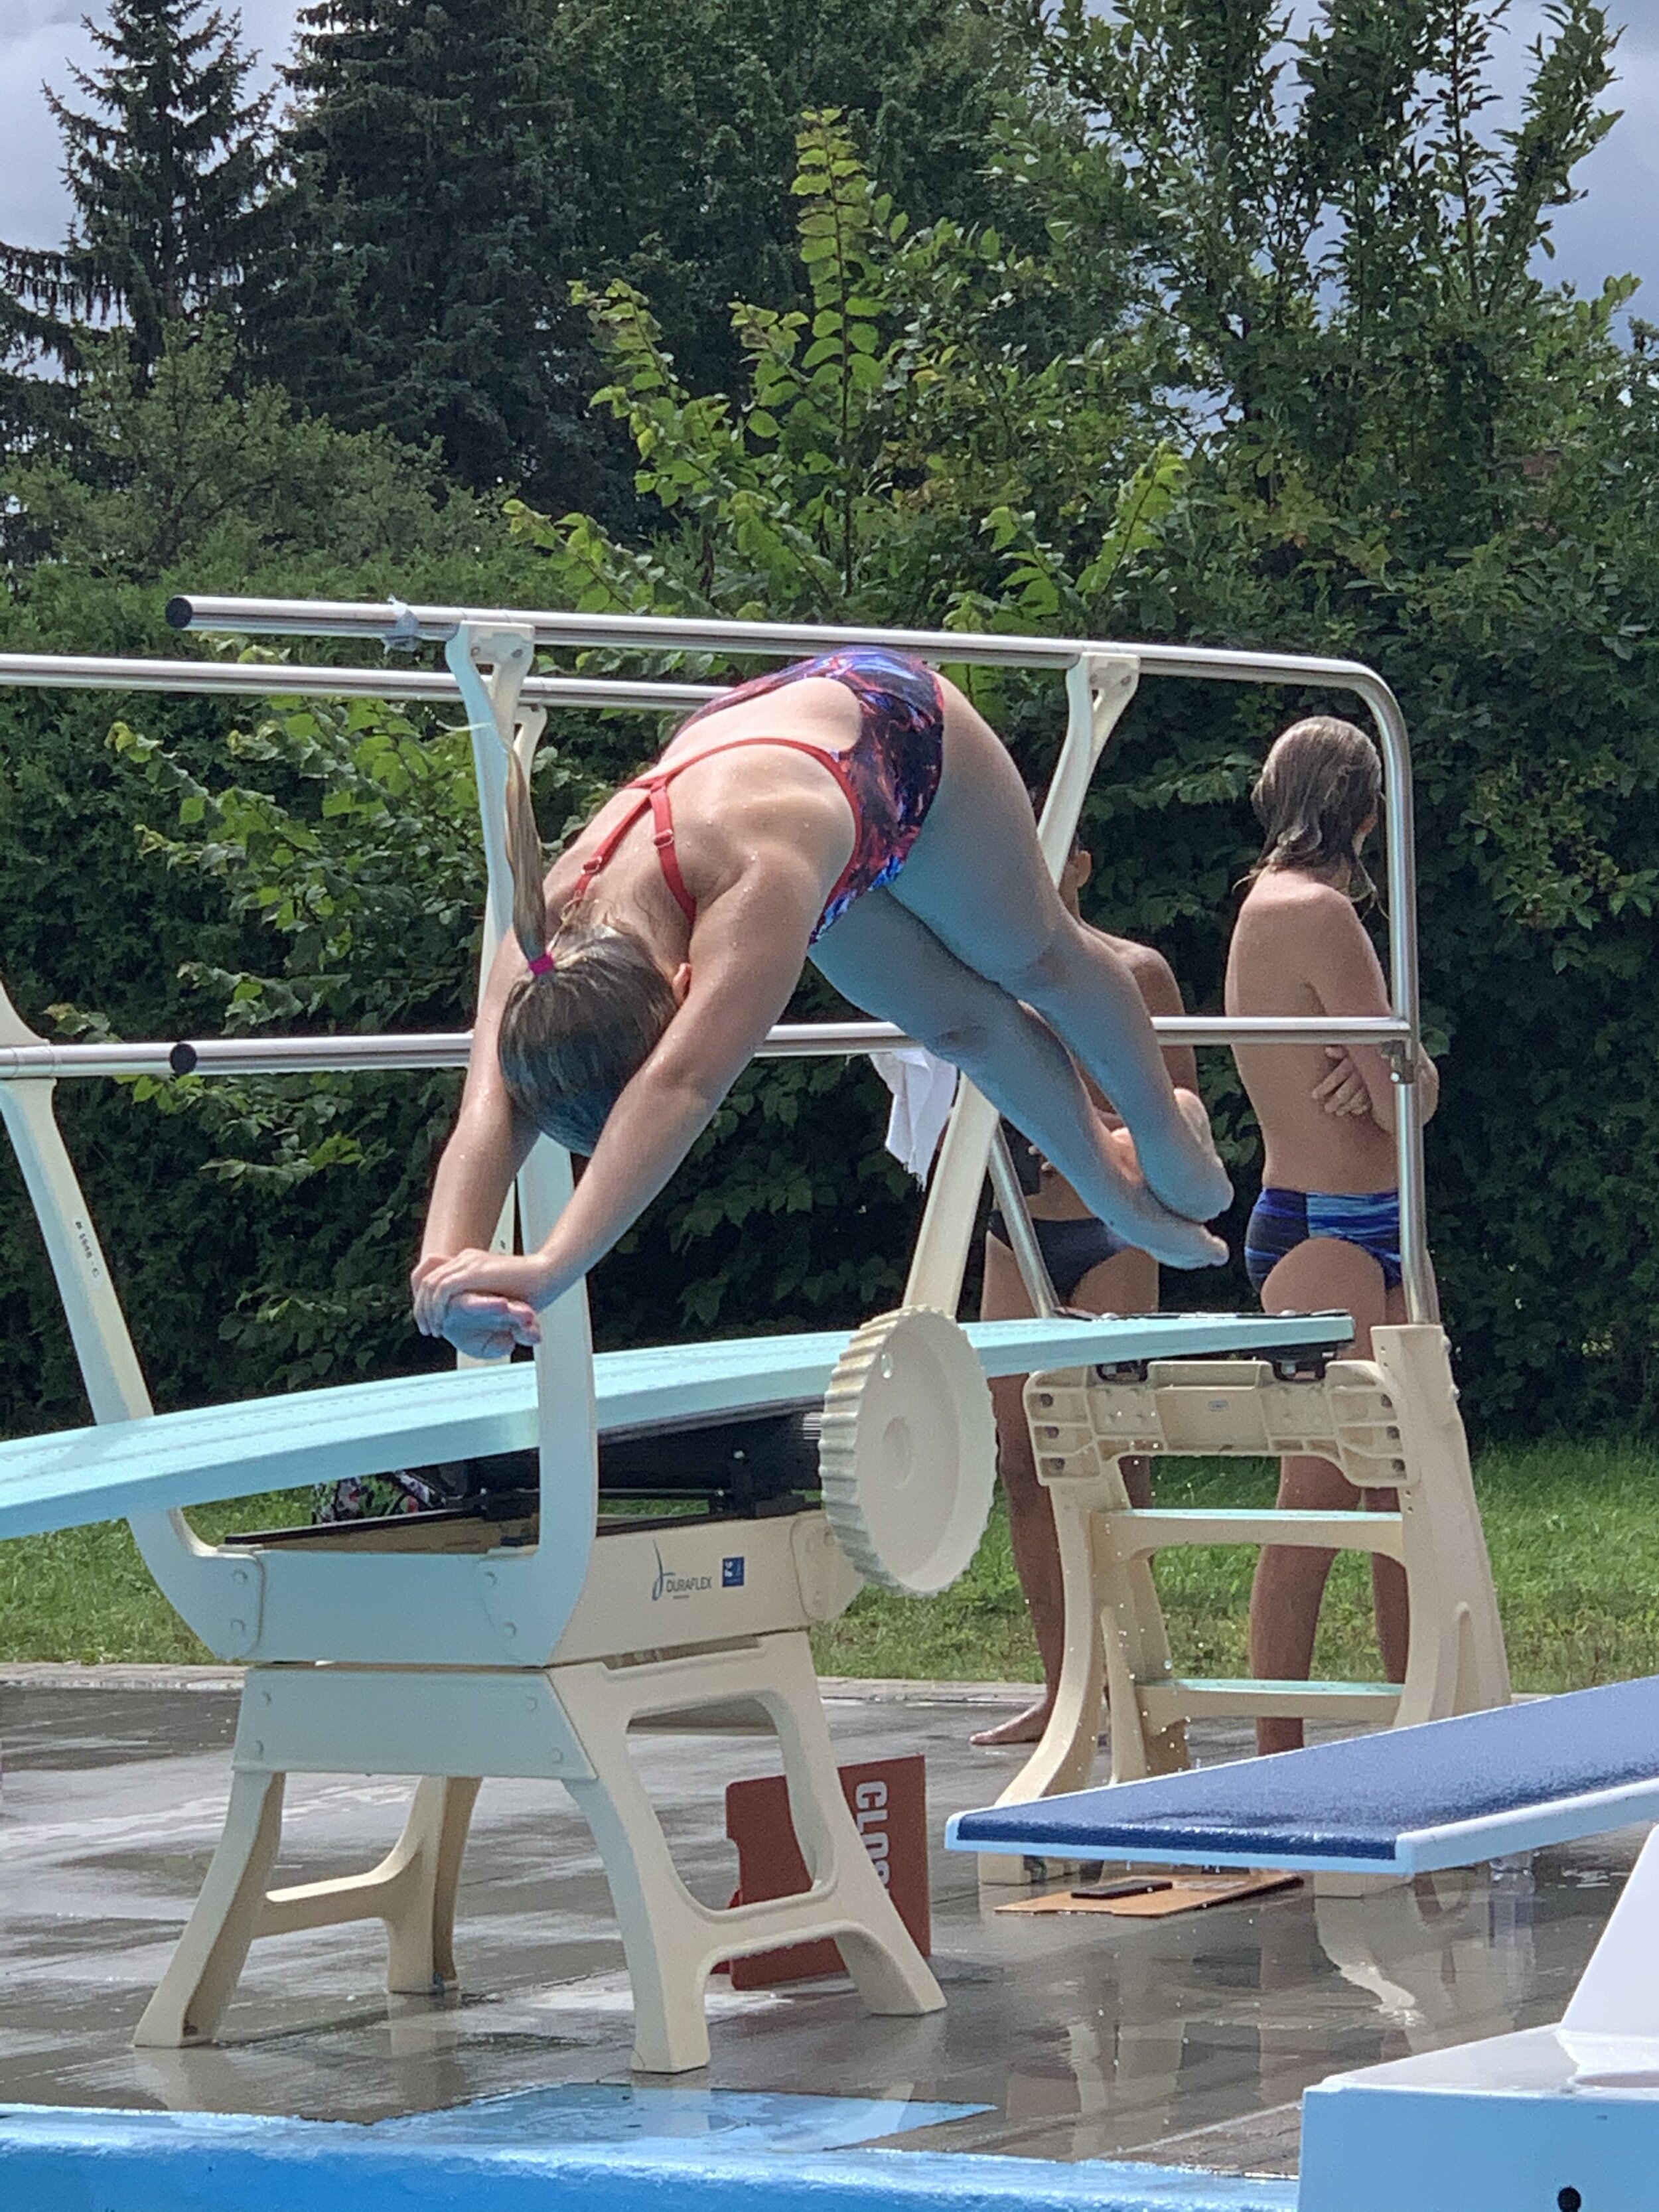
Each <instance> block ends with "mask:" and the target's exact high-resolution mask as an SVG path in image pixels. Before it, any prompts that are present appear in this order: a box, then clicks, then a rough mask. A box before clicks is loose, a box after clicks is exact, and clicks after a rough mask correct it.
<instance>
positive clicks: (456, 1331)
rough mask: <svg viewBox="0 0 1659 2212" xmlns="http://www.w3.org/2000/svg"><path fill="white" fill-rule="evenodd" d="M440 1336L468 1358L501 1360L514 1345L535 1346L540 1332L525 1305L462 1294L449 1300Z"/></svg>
mask: <svg viewBox="0 0 1659 2212" xmlns="http://www.w3.org/2000/svg"><path fill="white" fill-rule="evenodd" d="M440 1334H442V1335H443V1336H445V1337H447V1339H448V1340H449V1341H450V1343H451V1344H453V1346H454V1347H455V1349H456V1351H457V1352H465V1354H466V1356H467V1358H469V1359H505V1358H507V1356H508V1354H509V1353H510V1352H512V1351H513V1349H514V1347H515V1346H519V1345H521V1344H523V1345H533V1344H537V1343H538V1342H539V1341H540V1340H541V1334H542V1331H541V1323H540V1322H538V1320H537V1318H536V1316H535V1313H534V1311H533V1310H532V1308H530V1307H529V1306H526V1305H520V1304H518V1303H517V1301H516V1300H514V1299H513V1298H496V1297H486V1296H485V1295H484V1294H483V1292H482V1291H463V1292H462V1293H461V1295H460V1296H459V1297H457V1298H452V1299H451V1300H450V1302H449V1306H448V1310H447V1312H446V1313H445V1316H444V1323H443V1328H442V1329H441V1332H440Z"/></svg>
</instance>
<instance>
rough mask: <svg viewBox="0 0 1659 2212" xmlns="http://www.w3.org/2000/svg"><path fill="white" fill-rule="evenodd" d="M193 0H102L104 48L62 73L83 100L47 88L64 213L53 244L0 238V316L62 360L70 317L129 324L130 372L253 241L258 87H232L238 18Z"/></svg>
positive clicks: (238, 68) (211, 308)
mask: <svg viewBox="0 0 1659 2212" xmlns="http://www.w3.org/2000/svg"><path fill="white" fill-rule="evenodd" d="M203 9H204V0H114V4H113V6H112V9H111V11H110V20H109V23H108V26H107V27H103V26H100V25H99V24H97V23H94V21H92V19H91V18H90V17H87V18H84V19H83V21H84V22H85V27H86V28H87V30H88V32H89V33H90V34H91V37H92V39H93V41H94V44H95V45H96V46H98V47H99V49H100V51H101V52H103V53H104V54H105V55H106V57H107V60H106V63H105V64H104V65H103V66H101V67H100V68H98V69H96V70H93V71H92V72H91V73H90V74H88V73H87V72H86V71H84V70H78V69H77V70H72V71H71V74H72V76H73V77H74V79H75V82H76V86H77V87H78V88H79V89H80V92H81V94H82V96H83V99H84V100H85V102H86V106H85V107H84V108H76V107H71V106H70V105H69V103H68V101H67V100H64V99H63V98H62V97H60V96H59V94H57V93H54V92H49V93H48V94H47V99H48V100H49V101H50V103H51V106H52V113H53V115H54V116H55V117H56V118H57V120H58V129H59V131H60V132H61V133H62V136H63V141H64V178H65V180H66V182H67V183H68V185H69V189H70V197H71V199H72V200H73V203H74V208H75V214H74V218H73V222H72V224H71V228H70V238H69V242H68V244H67V245H66V246H64V248H63V249H62V250H61V251H56V252H54V251H40V250H35V249H27V248H21V247H16V246H0V280H3V282H4V283H5V285H6V286H7V287H8V288H9V295H10V296H9V298H4V299H3V300H0V308H3V310H4V312H3V313H0V322H5V323H9V324H10V325H12V326H13V327H14V328H15V329H16V330H17V331H18V332H19V334H20V335H21V337H22V339H23V340H24V342H25V343H31V344H32V345H33V347H34V349H36V350H37V351H39V352H45V353H46V354H49V355H52V356H56V357H57V358H58V360H59V361H60V362H64V364H66V365H68V366H70V367H73V365H74V364H75V362H76V360H77V358H78V354H79V344H78V340H77V335H76V334H77V331H84V329H85V328H86V326H87V325H88V324H89V323H105V322H109V321H115V322H117V323H118V324H121V325H125V327H126V328H127V329H128V330H129V331H130V332H131V359H132V361H133V363H134V366H135V368H136V369H137V372H138V374H139V376H140V379H141V380H142V379H143V377H144V376H146V375H147V374H148V373H149V369H150V368H151V367H152V366H153V364H154V363H155V362H156V361H157V360H159V359H160V357H161V351H162V349H163V346H164V343H165V338H166V331H167V325H168V324H170V323H179V322H189V321H198V320H199V319H201V318H202V317H203V316H204V315H206V314H209V313H220V314H225V313H234V307H235V305H236V301H237V295H238V291H239V289H240V285H241V283H242V280H243V278H244V276H245V275H246V273H247V271H248V270H249V267H250V265H251V264H252V262H253V261H254V260H255V259H256V258H257V256H258V250H259V247H260V245H261V242H262V239H263V234H264V197H265V194H266V191H267V189H268V186H269V184H270V173H271V168H270V164H271V155H270V94H258V95H255V96H254V97H252V98H248V97H246V81H247V76H248V72H249V70H250V69H251V67H252V57H251V56H250V55H248V54H247V53H246V52H245V51H244V50H243V48H242V46H241V45H240V30H241V25H240V18H239V17H237V16H235V15H230V16H226V15H223V14H222V13H221V11H220V10H219V9H216V8H209V9H207V12H206V13H205V14H204V13H203Z"/></svg>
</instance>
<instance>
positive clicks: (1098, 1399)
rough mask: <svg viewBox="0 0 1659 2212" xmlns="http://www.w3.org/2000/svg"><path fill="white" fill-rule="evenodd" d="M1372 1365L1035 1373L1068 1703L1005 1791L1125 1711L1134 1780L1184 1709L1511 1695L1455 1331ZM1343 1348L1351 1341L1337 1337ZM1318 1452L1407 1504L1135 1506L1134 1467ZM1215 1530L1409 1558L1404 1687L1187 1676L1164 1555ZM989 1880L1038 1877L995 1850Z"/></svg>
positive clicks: (1030, 1407)
mask: <svg viewBox="0 0 1659 2212" xmlns="http://www.w3.org/2000/svg"><path fill="white" fill-rule="evenodd" d="M1372 1343H1373V1347H1374V1348H1373V1356H1372V1358H1370V1359H1349V1358H1320V1357H1316V1358H1312V1359H1311V1360H1309V1361H1304V1362H1303V1363H1301V1364H1297V1362H1295V1361H1286V1360H1285V1359H1284V1358H1279V1359H1278V1360H1276V1361H1275V1360H1273V1359H1272V1358H1265V1359H1264V1358H1256V1359H1234V1360H1230V1361H1215V1362H1200V1363H1194V1362H1191V1361H1182V1362H1181V1363H1178V1364H1176V1363H1170V1364H1160V1363H1158V1362H1152V1363H1150V1364H1145V1363H1143V1364H1135V1363H1130V1362H1125V1363H1123V1364H1121V1365H1120V1366H1118V1367H1115V1368H1113V1367H1110V1366H1106V1365H1102V1364H1097V1365H1096V1366H1094V1367H1093V1368H1074V1369H1072V1370H1067V1371H1063V1372H1054V1373H1050V1374H1034V1375H1033V1376H1031V1378H1030V1381H1029V1383H1027V1385H1026V1389H1025V1407H1026V1414H1027V1418H1028V1419H1029V1421H1030V1428H1031V1440H1032V1446H1033V1451H1034V1455H1035V1457H1036V1467H1037V1472H1038V1474H1039V1477H1040V1479H1041V1480H1042V1483H1043V1485H1044V1486H1045V1488H1046V1489H1047V1490H1048V1496H1049V1498H1050V1501H1051V1503H1052V1504H1053V1507H1054V1530H1055V1534H1056V1537H1057V1540H1058V1542H1059V1547H1060V1570H1061V1576H1062V1588H1063V1595H1064V1626H1065V1642H1064V1646H1063V1653H1062V1660H1061V1669H1060V1684H1059V1689H1058V1693H1057V1695H1056V1697H1055V1700H1054V1712H1053V1715H1052V1717H1051V1718H1050V1720H1049V1723H1048V1728H1047V1729H1046V1730H1045V1731H1044V1733H1043V1735H1042V1740H1041V1741H1039V1743H1038V1744H1037V1745H1036V1748H1035V1750H1034V1751H1033V1752H1032V1753H1031V1756H1030V1759H1028V1760H1027V1762H1026V1764H1025V1765H1024V1767H1023V1768H1022V1769H1021V1771H1019V1773H1018V1775H1016V1776H1015V1778H1013V1780H1012V1782H1011V1783H1010V1784H1009V1785H1008V1787H1007V1789H1006V1790H1005V1792H1004V1793H1003V1796H1002V1798H1001V1799H1000V1801H999V1802H1000V1803H1002V1804H1004V1805H1018V1804H1024V1803H1026V1802H1029V1801H1030V1800H1031V1799H1034V1798H1039V1797H1045V1796H1051V1795H1053V1794H1054V1793H1056V1792H1059V1791H1064V1790H1075V1789H1077V1788H1079V1786H1080V1785H1081V1784H1084V1783H1085V1782H1086V1781H1087V1779H1088V1778H1089V1776H1090V1774H1091V1771H1092V1770H1093V1766H1094V1762H1095V1756H1096V1748H1097V1742H1098V1740H1099V1735H1100V1730H1101V1727H1102V1723H1103V1720H1104V1719H1105V1717H1106V1714H1107V1712H1108V1711H1109V1714H1110V1725H1111V1761H1112V1764H1111V1772H1112V1778H1113V1780H1114V1781H1115V1782H1117V1783H1124V1782H1131V1781H1135V1780H1138V1779H1139V1778H1142V1777H1145V1776H1147V1775H1154V1774H1170V1773H1175V1772H1177V1771H1180V1770H1181V1769H1182V1768H1183V1767H1184V1766H1185V1765H1187V1763H1188V1749H1187V1723H1188V1721H1190V1720H1193V1719H1195V1718H1198V1717H1213V1716H1220V1715H1226V1716H1241V1717H1242V1716H1248V1717H1251V1718H1255V1717H1259V1716H1261V1715H1296V1716H1298V1717H1308V1718H1318V1719H1322V1720H1341V1721H1349V1722H1353V1723H1361V1724H1364V1723H1368V1722H1369V1723H1372V1724H1380V1725H1385V1726H1410V1725H1412V1724H1413V1723H1418V1722H1422V1721H1428V1720H1437V1719H1442V1718H1444V1717H1448V1716H1449V1715H1452V1714H1456V1713H1466V1712H1471V1711H1480V1710H1482V1709H1485V1708H1487V1707H1492V1706H1498V1705H1506V1704H1507V1703H1508V1701H1509V1696H1510V1680H1509V1668H1508V1664H1507V1662H1506V1659H1505V1656H1504V1634H1503V1627H1502V1624H1501V1622H1500V1620H1499V1618H1498V1601H1497V1595H1496V1593H1495V1591H1494V1589H1493V1587H1492V1568H1491V1565H1490V1562H1489V1560H1488V1558H1487V1553H1486V1538H1485V1535H1484V1534H1483V1532H1482V1528H1481V1525H1480V1508H1479V1506H1478V1504H1477V1503H1476V1501H1475V1496H1474V1483H1473V1480H1472V1478H1471V1474H1470V1468H1469V1455H1468V1443H1467V1441H1466V1439H1465V1437H1464V1434H1463V1425H1462V1420H1461V1419H1460V1417H1459V1414H1458V1411H1457V1393H1456V1389H1455V1385H1454V1383H1453V1381H1452V1376H1451V1368H1450V1363H1449V1358H1448V1353H1447V1346H1446V1339H1445V1335H1444V1333H1443V1331H1442V1330H1441V1328H1439V1327H1438V1326H1437V1325H1436V1324H1431V1323H1428V1322H1413V1323H1402V1324H1401V1325H1399V1326H1396V1327H1392V1328H1377V1329H1375V1330H1374V1331H1373V1332H1372ZM1328 1349H1330V1350H1337V1349H1340V1340H1339V1341H1338V1342H1337V1343H1336V1344H1333V1345H1332V1346H1329V1347H1328ZM1287 1454H1307V1455H1310V1456H1315V1457H1318V1458H1321V1459H1327V1460H1329V1461H1331V1462H1333V1463H1334V1465H1335V1466H1336V1467H1338V1468H1340V1471H1341V1472H1342V1474H1344V1475H1345V1476H1346V1479H1347V1480H1348V1481H1349V1482H1351V1483H1352V1485H1353V1486H1354V1487H1355V1488H1356V1489H1358V1490H1359V1491H1360V1492H1376V1491H1387V1492H1393V1493H1395V1497H1396V1498H1397V1501H1398V1504H1397V1510H1395V1511H1393V1512H1387V1513H1384V1512H1355V1513H1310V1512H1302V1513H1297V1512H1280V1511H1278V1510H1272V1509H1250V1510H1227V1511H1221V1510H1186V1509H1178V1508H1177V1509H1170V1508H1164V1507H1139V1508H1137V1507H1133V1506H1132V1505H1131V1504H1130V1502H1129V1497H1128V1492H1127V1489H1126V1488H1125V1486H1124V1481H1123V1475H1122V1462H1123V1461H1124V1460H1125V1459H1126V1458H1127V1457H1130V1456H1133V1455H1146V1456H1150V1457H1151V1458H1152V1459H1153V1461H1154V1462H1158V1461H1161V1460H1164V1459H1168V1458H1171V1457H1178V1456H1185V1455H1200V1456H1206V1457H1207V1456H1211V1455H1225V1456H1231V1457H1238V1456H1243V1455H1271V1456H1274V1457H1279V1456H1282V1455H1287ZM1212 1544H1253V1545H1262V1544H1297V1545H1309V1546H1315V1547H1319V1548H1321V1549H1332V1550H1337V1549H1346V1550H1357V1551H1364V1552H1370V1553H1379V1554H1381V1555H1382V1556H1383V1557H1385V1558H1389V1559H1398V1560H1399V1561H1400V1562H1401V1565H1402V1566H1403V1567H1404V1569H1405V1571H1406V1577H1407V1586H1408V1589H1409V1592H1410V1600H1411V1650H1410V1656H1409V1661H1408V1663H1407V1670H1406V1679H1405V1680H1404V1681H1403V1682H1401V1683H1388V1682H1376V1683H1354V1682H1340V1683H1332V1682H1302V1681H1290V1682H1267V1681H1258V1680H1206V1679H1201V1678H1194V1677H1191V1676H1187V1675H1182V1674H1178V1673H1177V1672H1176V1666H1175V1662H1174V1660H1173V1657H1172V1656H1171V1654H1170V1642H1169V1637H1168V1634H1167V1632H1166V1630H1165V1626H1164V1614H1163V1610H1162V1608H1161V1607H1160V1605H1159V1602H1158V1587H1157V1583H1156V1582H1155V1580H1154V1578H1153V1575H1152V1559H1153V1557H1154V1555H1155V1554H1156V1553H1158V1552H1159V1551H1164V1550H1170V1549H1172V1548H1175V1547H1183V1546H1193V1545H1212ZM980 1871H981V1880H983V1881H987V1882H991V1883H996V1882H1018V1881H1024V1880H1026V1879H1028V1875H1027V1872H1026V1869H1025V1868H1024V1864H1023V1863H1022V1862H1021V1861H1020V1860H1019V1859H1018V1858H1010V1857H1006V1855H997V1854H987V1857H985V1858H984V1859H982V1860H981V1869H980Z"/></svg>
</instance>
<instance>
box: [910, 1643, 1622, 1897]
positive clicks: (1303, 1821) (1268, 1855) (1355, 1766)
mask: <svg viewBox="0 0 1659 2212" xmlns="http://www.w3.org/2000/svg"><path fill="white" fill-rule="evenodd" d="M1637 1820H1659V1675H1649V1676H1646V1677H1644V1679H1643V1680H1639V1681H1635V1682H1614V1683H1611V1684H1609V1685H1608V1686H1607V1687H1606V1688H1604V1689H1597V1690H1573V1691H1570V1692H1567V1693H1566V1694H1565V1696H1562V1697H1555V1698H1537V1699H1528V1701H1527V1702H1526V1703H1525V1704H1523V1705H1504V1706H1500V1707H1499V1708H1498V1710H1497V1711H1493V1712H1486V1713H1468V1714H1465V1715H1463V1716H1462V1717H1459V1718H1457V1719H1455V1720H1445V1721H1426V1722H1425V1723H1422V1724H1421V1725H1420V1726H1419V1727H1416V1728H1406V1729H1387V1730H1385V1731H1383V1732H1382V1733H1380V1734H1378V1735H1364V1736H1351V1737H1349V1738H1347V1739H1346V1741H1342V1742H1340V1743H1322V1744H1315V1745H1312V1746H1310V1747H1309V1748H1308V1749H1307V1750H1305V1751H1286V1752H1280V1753H1278V1754H1277V1756H1276V1757H1274V1758H1272V1759H1237V1760H1234V1761H1231V1762H1230V1763H1229V1764H1227V1765H1221V1766H1205V1767H1198V1768H1195V1769H1194V1770H1193V1771H1191V1772H1190V1773H1186V1774H1170V1775H1162V1776H1158V1777H1157V1778H1153V1779H1152V1780H1149V1781H1145V1782H1121V1783H1118V1784H1116V1785H1115V1786H1113V1785H1108V1786H1107V1787H1106V1788H1104V1789H1100V1790H1073V1791H1072V1792H1070V1793H1068V1794H1067V1795H1065V1796H1056V1797H1041V1798H1038V1799H1036V1801H1035V1802H1032V1803H1030V1804H1028V1805H999V1806H994V1807H992V1808H990V1809H988V1810H987V1811H985V1812H981V1813H958V1814H955V1815H954V1816H953V1818H952V1819H951V1821H950V1823H949V1825H948V1826H947V1827H946V1830H945V1844H946V1845H947V1847H948V1848H949V1849H950V1850H957V1851H999V1852H1019V1853H1024V1854H1026V1855H1028V1856H1030V1857H1036V1858H1043V1857H1048V1858H1064V1859H1129V1860H1139V1861H1150V1862H1153V1863H1158V1864H1169V1865H1174V1866H1243V1867H1285V1868H1289V1869H1300V1870H1304V1871H1310V1872H1312V1871H1317V1870H1318V1869H1322V1868H1324V1869H1342V1870H1344V1871H1346V1872H1349V1873H1353V1874H1397V1875H1412V1874H1427V1873H1431V1872H1432V1871H1433V1870H1434V1869H1437V1868H1440V1867H1455V1866H1471V1865H1474V1864H1476V1863H1479V1862H1480V1860H1482V1859H1489V1858H1498V1857H1504V1856H1506V1855H1507V1854H1508V1853H1509V1852H1510V1851H1527V1850H1537V1849H1539V1848H1540V1847H1541V1846H1542V1845H1544V1844H1560V1843H1568V1842H1571V1840H1572V1839H1573V1838H1575V1837H1579V1836H1595V1835H1602V1834H1604V1833H1606V1832H1607V1830H1608V1829H1611V1828H1620V1827H1623V1826H1626V1823H1627V1822H1631V1821H1637Z"/></svg>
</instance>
